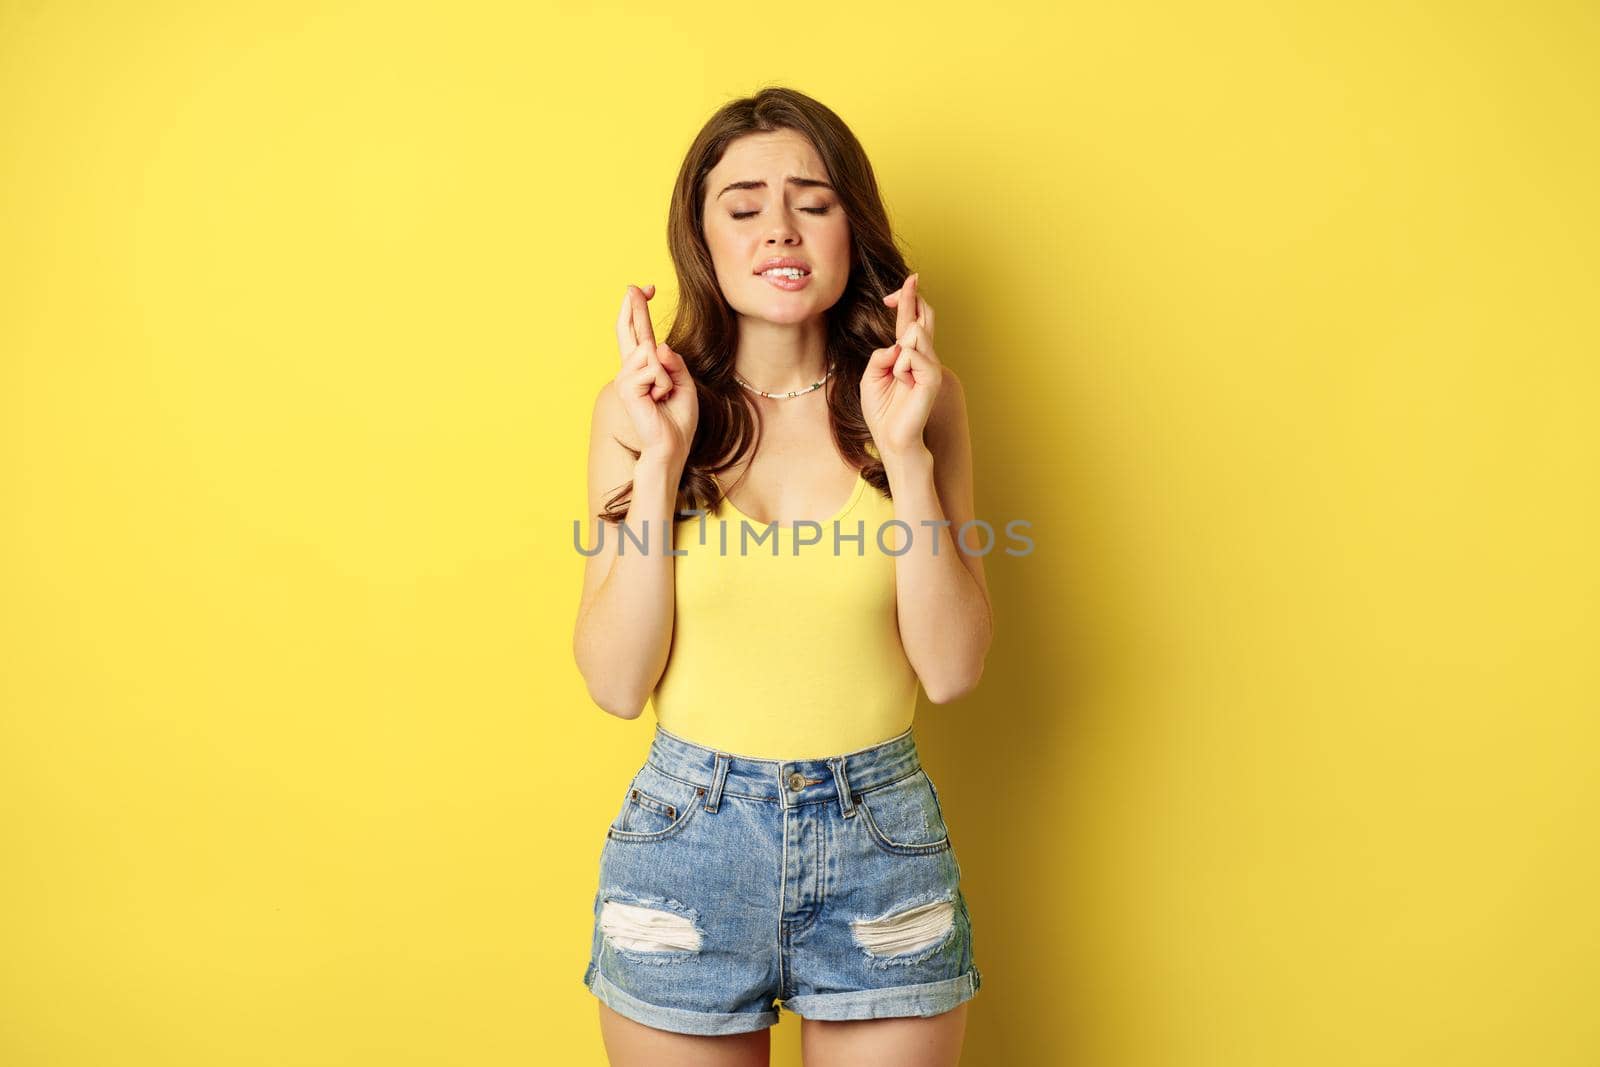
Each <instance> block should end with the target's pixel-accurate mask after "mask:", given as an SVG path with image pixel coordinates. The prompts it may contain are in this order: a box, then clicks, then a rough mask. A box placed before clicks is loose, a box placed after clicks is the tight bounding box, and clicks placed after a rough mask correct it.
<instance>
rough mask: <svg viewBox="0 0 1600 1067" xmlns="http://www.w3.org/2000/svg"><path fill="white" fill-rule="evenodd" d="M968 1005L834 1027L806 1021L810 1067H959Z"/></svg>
mask: <svg viewBox="0 0 1600 1067" xmlns="http://www.w3.org/2000/svg"><path fill="white" fill-rule="evenodd" d="M968 1003H970V1002H968V1001H963V1002H962V1003H961V1004H958V1005H956V1006H955V1007H954V1008H951V1009H950V1010H949V1011H947V1012H944V1013H943V1014H941V1015H928V1016H907V1017H905V1018H896V1019H860V1020H851V1021H849V1022H831V1021H829V1020H826V1019H804V1020H802V1021H801V1024H800V1054H801V1056H802V1058H803V1059H804V1061H805V1067H855V1065H857V1064H862V1063H870V1064H872V1067H956V1064H958V1063H960V1062H961V1042H962V1040H963V1039H964V1038H965V1037H966V1033H967V1004H968Z"/></svg>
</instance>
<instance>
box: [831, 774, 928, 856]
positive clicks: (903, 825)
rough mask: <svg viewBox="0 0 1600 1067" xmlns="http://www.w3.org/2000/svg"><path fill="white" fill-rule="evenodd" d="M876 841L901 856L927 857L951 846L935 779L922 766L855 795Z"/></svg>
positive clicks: (880, 846) (883, 848) (867, 826)
mask: <svg viewBox="0 0 1600 1067" xmlns="http://www.w3.org/2000/svg"><path fill="white" fill-rule="evenodd" d="M853 799H854V802H855V804H856V806H857V810H859V811H860V813H861V819H862V822H863V823H864V824H865V826H866V828H867V834H868V836H869V837H871V838H872V843H873V844H875V845H877V846H878V847H879V848H880V849H882V850H883V851H885V852H889V853H893V854H894V855H897V856H925V855H928V854H929V853H933V852H943V851H945V850H946V849H948V848H949V847H950V831H949V830H948V829H947V828H946V827H945V824H944V815H943V813H942V812H941V811H940V810H939V798H938V797H937V796H936V795H935V794H934V791H933V781H932V780H931V779H930V778H929V777H928V773H927V772H926V771H924V770H922V769H921V768H920V767H919V768H918V769H917V771H916V773H915V774H909V775H907V776H906V777H904V778H901V779H900V780H899V781H895V782H890V783H889V784H888V785H880V786H877V787H875V788H872V789H868V790H866V791H865V792H861V793H855V794H853Z"/></svg>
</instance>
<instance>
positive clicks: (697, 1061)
mask: <svg viewBox="0 0 1600 1067" xmlns="http://www.w3.org/2000/svg"><path fill="white" fill-rule="evenodd" d="M599 1003H600V1036H601V1037H602V1038H604V1039H605V1043H606V1058H607V1059H608V1060H610V1061H611V1067H767V1064H768V1062H769V1060H770V1056H771V1046H772V1034H771V1032H770V1029H765V1030H755V1031H752V1032H750V1033H748V1034H719V1035H716V1036H709V1035H700V1034H675V1033H673V1032H672V1031H670V1030H657V1029H656V1028H655V1027H653V1026H646V1025H645V1024H644V1023H641V1022H635V1021H634V1020H632V1019H630V1018H628V1017H627V1016H626V1015H621V1014H618V1013H617V1012H616V1011H614V1010H612V1009H611V1008H610V1007H609V1006H608V1005H606V1004H605V1003H604V1002H599ZM950 1062H951V1063H954V1062H955V1061H954V1060H951V1061H950Z"/></svg>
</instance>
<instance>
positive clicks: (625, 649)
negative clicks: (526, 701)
mask: <svg viewBox="0 0 1600 1067" xmlns="http://www.w3.org/2000/svg"><path fill="white" fill-rule="evenodd" d="M681 472H682V466H681V464H679V463H673V462H671V461H668V460H665V459H659V458H656V457H653V456H650V455H648V454H646V455H643V456H641V457H640V458H639V462H638V463H637V464H636V465H635V466H634V472H633V495H632V498H631V500H630V502H629V505H628V514H627V518H626V520H625V521H626V524H627V527H628V531H629V533H631V535H632V538H633V540H626V538H627V537H628V536H629V535H628V534H625V533H624V532H623V530H622V528H621V527H620V526H616V525H611V524H607V528H606V530H605V536H606V537H607V538H608V539H611V538H618V537H621V538H625V540H624V542H623V543H622V544H621V545H620V546H618V548H619V550H620V551H619V552H618V554H617V556H616V558H614V559H613V560H612V561H611V568H610V570H609V571H608V572H607V574H606V577H605V579H604V581H603V582H602V583H601V584H600V587H599V589H598V590H597V592H596V593H595V596H594V599H593V601H592V602H591V603H590V605H589V610H588V611H587V612H586V613H585V614H584V615H583V617H582V618H581V619H579V621H578V626H577V630H576V636H575V637H574V640H573V653H574V655H575V656H576V658H577V661H578V669H579V670H580V671H581V672H582V674H583V677H584V681H585V683H586V684H587V685H588V688H589V693H590V695H591V696H592V697H593V698H594V700H595V702H596V703H597V704H599V705H600V706H601V707H603V708H604V709H605V710H606V711H609V712H610V713H611V714H613V715H617V716H619V717H621V718H625V719H632V718H636V717H637V716H638V715H639V713H640V712H641V711H643V710H644V704H645V701H646V700H647V699H648V697H649V695H650V693H651V692H652V691H653V690H654V689H655V685H656V682H657V680H659V679H660V677H661V672H662V670H663V669H665V667H666V663H667V654H668V652H669V650H670V649H671V646H672V621H673V608H674V603H675V596H674V570H673V557H672V556H671V555H669V554H668V549H670V548H671V547H672V540H671V533H672V520H673V518H674V510H675V508H676V506H677V488H678V479H679V476H680V474H681ZM663 531H665V534H666V536H665V538H664V537H663ZM647 534H648V536H646V535H647ZM636 541H644V542H645V547H644V548H643V549H641V548H640V547H639V545H638V544H637V543H636ZM606 551H607V552H608V553H610V552H612V551H613V548H612V547H611V546H610V545H609V544H608V547H607V548H606Z"/></svg>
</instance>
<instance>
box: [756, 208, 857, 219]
mask: <svg viewBox="0 0 1600 1067" xmlns="http://www.w3.org/2000/svg"><path fill="white" fill-rule="evenodd" d="M800 210H801V211H808V212H810V213H811V214H813V215H826V214H827V213H828V212H829V211H830V210H832V209H831V208H825V207H803V208H801V209H800ZM759 214H760V212H759V211H735V212H734V213H733V217H734V218H736V219H747V218H749V217H750V216H751V215H759Z"/></svg>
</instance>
